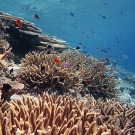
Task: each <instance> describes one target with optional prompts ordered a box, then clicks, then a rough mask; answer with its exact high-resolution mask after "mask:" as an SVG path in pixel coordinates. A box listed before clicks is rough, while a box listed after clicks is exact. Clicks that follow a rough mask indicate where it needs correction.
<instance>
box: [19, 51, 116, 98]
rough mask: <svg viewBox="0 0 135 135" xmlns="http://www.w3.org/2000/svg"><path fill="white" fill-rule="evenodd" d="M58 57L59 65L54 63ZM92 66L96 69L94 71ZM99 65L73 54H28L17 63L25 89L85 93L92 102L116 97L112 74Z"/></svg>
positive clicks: (82, 55)
mask: <svg viewBox="0 0 135 135" xmlns="http://www.w3.org/2000/svg"><path fill="white" fill-rule="evenodd" d="M56 57H58V59H59V60H60V61H61V64H60V63H59V64H58V63H56V62H55V60H54V58H56ZM95 66H96V68H95ZM107 71H108V69H107V68H106V67H105V66H104V64H103V62H101V61H98V60H96V59H94V58H92V57H90V56H86V55H84V54H81V53H79V52H75V51H64V52H63V53H61V54H46V52H44V51H43V52H34V51H33V52H29V53H28V54H27V55H26V58H23V59H22V61H21V71H20V79H21V82H22V83H24V84H25V85H26V86H27V87H29V88H30V87H33V86H38V87H39V88H41V87H42V88H44V89H45V88H49V89H54V88H62V89H63V92H65V91H69V90H71V89H72V90H74V91H75V92H80V91H83V92H84V93H85V92H89V93H90V94H92V95H93V96H95V97H96V98H99V97H103V98H106V97H109V98H111V97H114V96H116V90H115V81H114V80H113V77H112V73H110V74H109V75H106V74H105V72H107Z"/></svg>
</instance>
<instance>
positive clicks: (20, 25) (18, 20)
mask: <svg viewBox="0 0 135 135" xmlns="http://www.w3.org/2000/svg"><path fill="white" fill-rule="evenodd" d="M16 24H17V25H18V27H20V29H21V28H22V27H23V26H22V22H21V20H20V19H17V20H16Z"/></svg>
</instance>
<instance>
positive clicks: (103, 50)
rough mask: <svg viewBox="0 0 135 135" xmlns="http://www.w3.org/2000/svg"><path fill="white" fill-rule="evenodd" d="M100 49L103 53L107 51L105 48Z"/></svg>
mask: <svg viewBox="0 0 135 135" xmlns="http://www.w3.org/2000/svg"><path fill="white" fill-rule="evenodd" d="M100 51H101V52H103V53H108V51H107V50H106V49H101V50H100Z"/></svg>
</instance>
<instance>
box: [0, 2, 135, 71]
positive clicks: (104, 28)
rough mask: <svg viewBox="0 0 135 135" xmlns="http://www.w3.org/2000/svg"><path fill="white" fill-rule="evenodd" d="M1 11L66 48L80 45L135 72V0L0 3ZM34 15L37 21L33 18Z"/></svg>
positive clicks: (96, 55) (94, 54)
mask: <svg viewBox="0 0 135 135" xmlns="http://www.w3.org/2000/svg"><path fill="white" fill-rule="evenodd" d="M0 10H1V11H3V12H6V13H9V14H11V15H13V16H19V17H22V18H24V19H25V20H27V21H30V22H32V23H34V24H35V25H36V26H38V27H39V28H41V29H42V31H43V33H46V34H50V35H52V36H56V37H57V38H60V39H63V40H66V41H67V42H68V43H69V46H72V47H76V46H80V44H79V43H82V44H81V47H82V49H83V50H85V51H87V52H88V53H89V54H90V55H92V56H94V57H96V58H98V59H103V58H106V57H108V58H110V59H115V60H116V61H117V63H118V64H119V65H120V66H121V68H122V69H125V68H126V69H127V70H129V71H131V72H134V73H135V60H134V58H135V14H134V13H135V1H134V0H108V1H104V0H38V1H37V0H23V2H22V0H0ZM70 12H71V13H73V15H74V16H72V15H71V14H70ZM35 13H36V14H38V15H39V17H40V18H41V19H40V21H38V20H35V19H34V18H33V17H32V15H33V14H35ZM107 48H109V49H107ZM103 49H105V50H106V49H107V52H104V51H101V50H103Z"/></svg>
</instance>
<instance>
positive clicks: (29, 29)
mask: <svg viewBox="0 0 135 135" xmlns="http://www.w3.org/2000/svg"><path fill="white" fill-rule="evenodd" d="M17 19H19V20H20V21H21V22H22V26H23V27H22V28H21V29H20V28H19V27H18V25H17V24H16V20H17ZM0 29H1V33H0V36H2V38H3V39H5V40H6V41H7V42H8V43H9V44H10V47H12V48H13V49H12V52H13V53H14V54H15V55H17V56H19V57H24V55H25V54H26V53H28V52H29V51H31V50H47V48H48V46H49V48H51V47H53V48H54V50H56V51H58V52H62V51H63V50H65V49H67V48H68V47H67V46H66V41H64V40H60V39H56V37H53V36H49V35H47V34H43V33H42V30H41V29H39V28H37V27H36V26H35V25H34V24H33V23H30V22H27V21H25V20H24V19H23V18H20V17H15V16H12V15H10V14H7V13H3V12H0Z"/></svg>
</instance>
